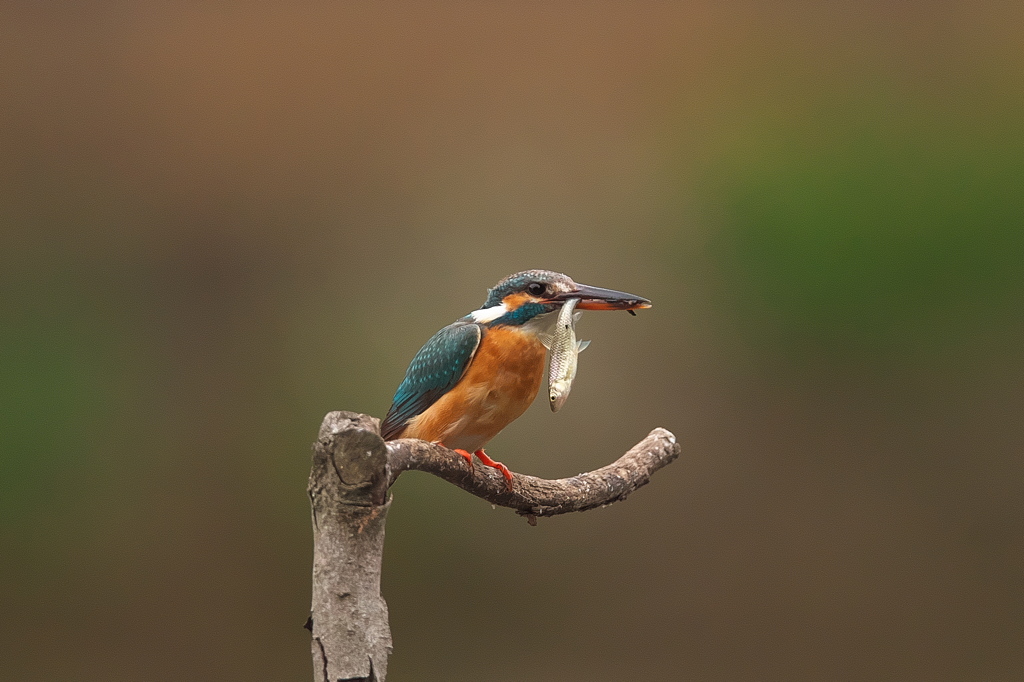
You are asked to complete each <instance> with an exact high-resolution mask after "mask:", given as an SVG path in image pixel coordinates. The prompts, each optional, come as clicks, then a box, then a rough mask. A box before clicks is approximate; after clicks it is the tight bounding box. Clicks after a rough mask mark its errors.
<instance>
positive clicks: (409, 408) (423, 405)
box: [380, 320, 483, 440]
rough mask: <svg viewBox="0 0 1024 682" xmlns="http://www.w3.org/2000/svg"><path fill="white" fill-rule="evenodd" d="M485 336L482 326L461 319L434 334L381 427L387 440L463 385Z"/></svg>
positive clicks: (414, 362) (409, 373) (418, 355)
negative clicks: (461, 380) (465, 374)
mask: <svg viewBox="0 0 1024 682" xmlns="http://www.w3.org/2000/svg"><path fill="white" fill-rule="evenodd" d="M482 336H483V330H482V329H481V327H480V325H478V324H476V323H475V322H469V321H467V320H459V321H458V322H454V323H452V324H450V325H448V326H447V327H445V328H444V329H442V330H441V331H439V332H438V333H436V334H434V336H432V337H431V339H430V340H429V341H427V342H426V343H425V344H424V345H423V348H420V352H418V353H416V357H414V358H413V359H412V362H411V363H410V364H409V369H407V370H406V372H405V380H404V381H402V384H401V385H400V386H399V387H398V390H397V391H396V392H395V398H394V401H393V402H392V404H391V409H390V410H388V415H387V416H386V417H384V421H383V422H382V423H381V425H380V434H381V436H382V437H383V438H384V440H391V439H392V438H395V437H397V436H398V434H400V433H401V432H402V430H403V429H404V428H405V426H406V424H407V423H408V422H409V420H410V419H412V418H413V417H415V416H417V415H419V414H422V413H423V412H425V411H426V410H427V408H428V407H430V406H431V405H433V404H434V403H435V402H437V401H438V399H439V398H440V397H441V396H443V395H444V394H445V393H447V392H448V391H450V390H451V389H452V387H453V386H455V384H457V383H458V382H459V379H461V378H462V375H463V373H464V372H465V371H466V367H468V366H469V361H470V360H472V359H473V355H474V354H476V349H477V347H479V346H480V338H481V337H482Z"/></svg>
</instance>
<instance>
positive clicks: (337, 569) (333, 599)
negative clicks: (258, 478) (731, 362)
mask: <svg viewBox="0 0 1024 682" xmlns="http://www.w3.org/2000/svg"><path fill="white" fill-rule="evenodd" d="M679 450H680V448H679V444H678V443H676V438H675V436H673V435H672V434H671V433H670V432H669V431H666V430H665V429H661V428H658V429H654V430H653V431H651V433H650V434H649V435H648V436H647V437H646V438H644V439H643V440H642V441H640V442H639V443H637V444H636V445H634V446H633V447H632V448H631V449H630V450H629V452H627V453H626V454H625V455H623V456H622V457H620V458H619V459H618V460H616V461H615V462H613V463H611V464H609V465H608V466H605V467H602V468H600V469H597V470H595V471H591V472H588V473H583V474H578V475H576V476H573V477H571V478H562V479H558V480H546V479H543V478H535V477H533V476H525V475H523V474H513V475H512V476H513V480H512V487H511V490H510V489H509V488H508V487H507V485H506V482H505V479H504V478H503V477H502V476H501V475H500V474H498V473H497V472H496V471H494V470H493V469H490V468H487V467H484V466H482V465H480V464H476V465H474V466H473V467H472V468H470V467H469V465H468V464H467V463H466V461H465V460H464V459H462V457H460V456H459V455H458V454H457V453H455V452H452V451H451V450H448V449H446V448H444V447H441V446H440V445H434V444H431V443H427V442H425V441H421V440H414V439H402V440H396V441H391V442H389V443H385V442H384V441H383V440H382V439H381V437H380V422H379V421H378V420H376V419H374V418H373V417H369V416H367V415H365V414H357V413H354V412H331V413H328V414H327V416H326V417H324V421H323V425H322V426H321V427H320V437H319V438H318V439H317V442H316V443H315V444H314V446H313V466H312V469H311V470H310V473H309V487H308V493H309V501H310V507H311V509H312V514H313V601H312V607H311V615H310V620H309V621H308V622H307V627H308V628H309V629H310V631H311V632H312V633H313V641H312V653H313V669H314V680H317V681H320V682H328V681H330V682H334V681H335V680H341V681H347V682H384V678H385V675H386V674H387V663H388V660H387V659H388V655H389V654H390V653H391V630H390V628H389V625H388V610H387V604H385V603H384V599H383V598H382V597H381V596H380V573H381V558H382V556H383V552H384V524H385V521H386V520H387V512H388V508H389V507H390V505H391V502H390V500H389V499H388V497H389V496H388V493H387V491H388V488H389V487H390V486H391V484H393V483H394V482H395V480H396V479H397V478H398V476H399V475H400V474H401V473H402V472H403V471H409V470H418V471H426V472H428V473H431V474H434V475H435V476H439V477H441V478H443V479H445V480H446V481H449V482H450V483H454V484H455V485H457V486H459V487H460V488H462V489H463V490H466V491H467V492H470V493H472V494H474V495H476V496H477V497H481V498H483V499H485V500H487V501H488V502H491V503H492V504H496V505H500V506H502V507H509V508H511V509H514V510H515V511H516V512H517V513H518V514H521V515H523V516H525V517H526V518H527V520H528V521H529V522H530V523H531V524H536V517H538V516H554V515H556V514H565V513H568V512H574V511H586V510H588V509H594V508H595V507H603V506H605V505H609V504H612V503H613V502H618V501H620V500H624V499H626V496H627V495H629V494H630V493H632V492H633V491H634V490H636V489H637V488H639V487H641V486H643V485H645V484H646V483H647V482H648V481H649V480H650V478H651V476H652V475H653V474H654V472H655V471H657V470H658V469H660V468H662V467H663V466H665V465H666V464H668V463H669V462H671V461H672V460H674V459H676V458H677V457H678V456H679Z"/></svg>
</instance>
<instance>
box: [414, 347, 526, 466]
mask: <svg viewBox="0 0 1024 682" xmlns="http://www.w3.org/2000/svg"><path fill="white" fill-rule="evenodd" d="M545 352H546V351H545V348H544V345H543V344H542V343H541V342H540V340H539V339H537V337H536V336H534V335H533V334H530V333H526V332H523V331H520V330H519V329H517V328H514V327H494V328H491V329H488V330H487V331H486V332H485V334H484V336H483V339H481V341H480V347H479V348H478V349H477V351H476V355H475V356H474V357H473V361H472V362H471V363H470V365H469V367H468V368H467V369H466V372H465V374H463V375H462V379H460V380H459V383H457V384H456V385H455V386H454V387H453V388H452V390H450V391H449V392H448V393H446V394H444V395H443V396H441V398H440V399H439V400H438V401H437V402H436V403H434V404H433V405H431V406H430V407H429V408H428V409H427V410H426V411H425V412H423V413H422V414H420V415H419V416H417V417H416V418H415V419H413V420H412V421H411V422H410V423H409V426H408V427H407V428H406V429H405V431H404V432H403V433H402V436H403V437H405V438H422V439H423V440H429V441H441V442H442V443H444V444H445V445H446V446H447V447H449V448H462V449H464V450H468V451H470V452H473V451H474V450H478V449H481V448H483V446H484V445H485V444H486V443H487V441H489V440H490V439H492V438H494V437H495V436H496V435H498V432H500V431H501V430H502V429H503V428H505V427H506V426H508V424H509V423H511V422H512V421H514V420H515V419H517V418H518V417H519V416H520V415H522V414H523V412H525V411H526V408H528V407H529V406H530V403H531V402H533V399H534V398H536V397H537V391H539V390H540V384H541V379H542V378H543V376H544V356H545Z"/></svg>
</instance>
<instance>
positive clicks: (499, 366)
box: [381, 270, 651, 489]
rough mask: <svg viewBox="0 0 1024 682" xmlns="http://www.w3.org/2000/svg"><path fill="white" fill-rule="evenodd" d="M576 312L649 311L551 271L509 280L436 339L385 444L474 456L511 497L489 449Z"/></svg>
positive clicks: (416, 365) (423, 352) (637, 301)
mask: <svg viewBox="0 0 1024 682" xmlns="http://www.w3.org/2000/svg"><path fill="white" fill-rule="evenodd" d="M574 298H575V299H578V302H577V304H576V308H577V310H627V311H629V312H630V314H633V315H635V314H636V313H634V312H633V310H635V309H638V308H649V307H651V302H650V301H649V300H648V299H646V298H643V297H641V296H635V295H633V294H627V293H625V292H622V291H614V290H612V289H602V288H600V287H593V286H588V285H586V284H577V283H576V282H574V281H573V280H572V278H570V277H568V276H567V275H564V274H561V273H558V272H552V271H550V270H526V271H523V272H517V273H515V274H512V275H509V276H508V277H505V278H504V279H502V280H501V281H500V282H498V284H497V285H495V286H494V287H493V288H492V289H488V292H487V299H486V300H485V301H484V304H483V306H482V307H481V308H480V309H479V310H474V311H473V312H471V313H469V314H468V315H466V316H465V317H463V318H461V319H459V320H456V321H455V322H453V323H452V324H450V325H448V326H447V327H444V328H443V329H441V330H440V331H438V332H437V333H436V334H434V336H432V337H431V338H430V340H429V341H427V342H426V343H425V344H424V345H423V347H422V348H420V350H419V352H418V353H416V355H415V356H414V357H413V359H412V362H411V363H410V364H409V368H408V369H407V370H406V373H405V379H404V380H403V381H402V383H401V384H400V385H399V386H398V390H397V391H395V396H394V399H393V401H392V404H391V408H390V409H389V410H388V413H387V416H385V417H384V421H383V422H382V423H381V437H382V438H383V439H384V440H385V441H390V440H395V439H398V438H419V439H421V440H425V441H429V442H432V443H436V444H439V445H442V446H444V447H446V448H449V449H451V450H454V451H455V452H456V453H458V454H459V455H461V456H462V458H463V459H465V460H466V462H468V463H469V467H470V470H471V471H472V469H473V456H474V455H476V457H477V458H478V459H479V460H480V462H481V463H483V464H484V465H485V466H488V467H491V468H494V469H497V470H498V471H500V472H501V475H502V476H504V478H505V481H506V484H507V485H508V487H509V488H510V489H511V486H512V480H513V479H512V472H511V471H509V469H508V467H506V466H505V465H504V464H502V463H501V462H496V461H494V460H492V459H491V458H490V457H489V456H488V455H487V453H485V452H484V446H485V445H486V444H487V443H488V441H490V440H491V439H492V438H494V437H495V436H496V435H498V433H499V432H500V431H501V430H502V429H504V428H505V427H506V426H508V425H509V424H510V423H512V422H513V421H514V420H516V419H518V418H519V417H520V416H521V415H522V414H523V413H524V412H525V411H526V409H527V408H528V407H529V406H530V403H532V402H533V400H534V398H535V397H536V396H537V392H538V390H539V389H540V385H541V379H542V377H543V375H544V360H545V355H546V352H547V348H546V347H545V345H544V339H545V338H549V336H550V333H551V330H552V328H553V327H554V324H555V322H556V319H557V315H556V314H555V313H556V312H557V311H558V310H559V309H560V308H561V306H562V305H563V304H564V303H565V302H566V301H568V300H570V299H574Z"/></svg>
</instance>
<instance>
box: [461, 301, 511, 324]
mask: <svg viewBox="0 0 1024 682" xmlns="http://www.w3.org/2000/svg"><path fill="white" fill-rule="evenodd" d="M507 312H508V308H506V307H505V304H504V303H501V304H498V305H495V306H491V307H490V308H481V309H480V310H474V311H473V312H471V313H470V314H469V316H470V317H472V318H473V321H474V322H481V323H486V322H494V321H495V320H496V319H498V318H499V317H501V316H502V315H504V314H505V313H507Z"/></svg>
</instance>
